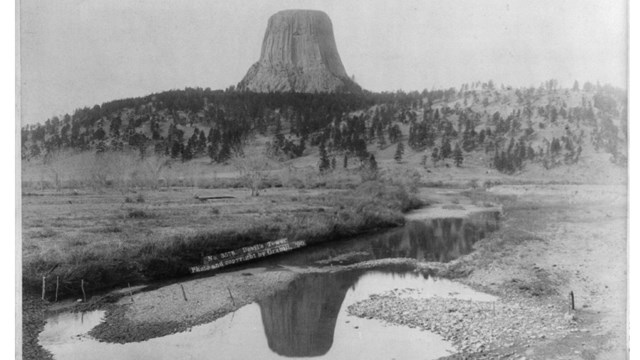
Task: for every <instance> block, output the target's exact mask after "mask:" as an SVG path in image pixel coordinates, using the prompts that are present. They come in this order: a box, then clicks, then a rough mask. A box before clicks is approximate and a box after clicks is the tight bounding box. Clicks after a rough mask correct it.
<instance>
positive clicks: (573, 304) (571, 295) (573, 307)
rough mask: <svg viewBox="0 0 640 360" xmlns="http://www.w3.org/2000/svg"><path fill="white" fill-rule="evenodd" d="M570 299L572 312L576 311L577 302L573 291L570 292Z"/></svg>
mask: <svg viewBox="0 0 640 360" xmlns="http://www.w3.org/2000/svg"><path fill="white" fill-rule="evenodd" d="M569 297H570V298H571V310H575V309H576V304H575V300H574V298H573V290H572V291H570V292H569Z"/></svg>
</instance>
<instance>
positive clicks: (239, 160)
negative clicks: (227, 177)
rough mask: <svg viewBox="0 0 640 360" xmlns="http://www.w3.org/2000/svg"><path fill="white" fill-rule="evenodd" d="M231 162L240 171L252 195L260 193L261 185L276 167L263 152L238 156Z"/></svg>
mask: <svg viewBox="0 0 640 360" xmlns="http://www.w3.org/2000/svg"><path fill="white" fill-rule="evenodd" d="M231 162H232V164H233V167H234V168H235V169H236V170H238V172H239V173H240V178H241V179H242V181H243V183H244V185H245V187H247V188H248V189H250V190H251V196H258V195H259V194H260V186H261V185H262V184H263V182H264V181H265V180H266V179H267V176H268V175H269V171H270V170H273V169H274V168H275V165H274V164H273V162H272V161H271V160H270V159H269V158H268V157H266V156H265V155H263V154H252V155H248V154H246V155H243V156H236V157H234V158H233V159H232V161H231Z"/></svg>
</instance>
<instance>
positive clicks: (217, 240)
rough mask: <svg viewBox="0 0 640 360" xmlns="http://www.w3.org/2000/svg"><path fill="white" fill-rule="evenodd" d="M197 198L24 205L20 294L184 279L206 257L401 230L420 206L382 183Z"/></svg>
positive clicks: (113, 194)
mask: <svg viewBox="0 0 640 360" xmlns="http://www.w3.org/2000/svg"><path fill="white" fill-rule="evenodd" d="M195 192H196V190H194V189H189V188H187V189H185V188H181V189H175V188H171V189H160V190H154V191H152V190H148V191H145V192H139V193H137V194H133V193H130V194H127V195H124V194H122V193H121V192H119V191H116V190H109V189H102V190H100V191H99V192H96V191H86V192H84V193H79V192H77V191H76V192H56V191H48V192H42V193H41V195H42V196H25V197H23V204H22V209H23V284H24V286H25V290H26V291H32V292H37V291H40V286H41V283H42V276H44V275H46V276H47V277H48V278H50V279H55V277H56V276H59V277H60V281H61V293H62V294H66V295H70V294H77V293H79V292H80V287H79V284H80V280H81V279H83V280H85V289H86V290H87V291H89V292H90V293H95V292H96V291H98V290H102V289H107V288H110V287H114V286H124V285H126V284H127V283H131V284H134V283H140V282H143V281H149V280H154V279H164V278H170V277H175V276H180V275H185V274H187V269H188V267H189V266H192V265H195V264H197V263H199V261H200V260H201V258H202V256H204V255H211V254H215V253H220V252H224V251H229V250H232V249H236V248H239V247H242V246H247V245H252V244H256V243H260V242H265V241H269V240H274V239H277V238H280V237H288V238H291V239H304V240H307V241H308V242H320V241H327V240H335V239H339V238H345V237H348V236H352V235H356V234H358V233H362V232H365V231H368V230H371V229H374V228H380V227H389V226H397V225H400V224H402V223H403V222H404V218H403V216H402V212H403V211H406V210H408V209H410V208H413V207H416V206H419V205H420V202H419V201H417V200H416V199H415V197H414V196H413V195H411V194H409V193H408V192H407V191H405V190H404V187H403V186H401V185H398V184H388V183H382V182H370V183H365V184H363V185H361V186H359V187H356V189H355V190H354V191H342V190H333V191H330V190H326V189H325V190H297V189H282V188H279V189H267V190H265V191H264V192H263V193H262V194H261V196H259V197H251V196H249V193H248V192H247V191H246V190H237V189H224V190H216V191H214V190H198V191H197V192H198V193H199V195H231V196H234V197H235V198H234V199H225V200H216V201H210V202H201V201H199V200H197V199H195V198H194V195H195ZM127 199H129V201H127ZM136 199H144V201H143V202H142V201H136ZM48 283H49V284H50V285H49V287H48V289H47V291H48V294H52V293H53V291H54V288H55V287H54V284H53V282H52V281H49V282H48Z"/></svg>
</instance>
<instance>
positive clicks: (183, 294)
mask: <svg viewBox="0 0 640 360" xmlns="http://www.w3.org/2000/svg"><path fill="white" fill-rule="evenodd" d="M180 288H181V289H182V296H183V297H184V301H189V300H187V293H186V292H184V286H182V284H180Z"/></svg>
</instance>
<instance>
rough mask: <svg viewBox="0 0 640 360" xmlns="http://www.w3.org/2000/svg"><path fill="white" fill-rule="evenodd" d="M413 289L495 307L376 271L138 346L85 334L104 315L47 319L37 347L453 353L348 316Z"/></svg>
mask: <svg viewBox="0 0 640 360" xmlns="http://www.w3.org/2000/svg"><path fill="white" fill-rule="evenodd" d="M394 289H415V292H412V293H415V294H418V296H420V297H431V296H441V297H445V298H458V299H474V300H477V301H493V300H495V298H494V297H493V296H490V295H487V294H482V293H478V292H476V291H474V290H472V289H470V288H468V287H466V286H464V285H462V284H459V283H455V282H452V281H448V280H440V279H434V278H426V277H424V276H422V275H419V274H415V273H389V272H379V271H367V272H362V271H359V272H355V271H354V272H339V273H318V274H309V275H308V276H302V277H301V278H299V279H298V280H296V281H294V282H292V283H291V284H290V285H289V287H288V289H286V290H284V291H281V292H278V293H276V294H274V295H273V296H271V297H269V298H266V299H264V300H262V301H260V302H258V303H253V304H250V305H247V306H244V307H242V308H240V309H238V310H237V311H235V312H234V313H231V314H228V315H226V316H224V317H222V318H220V319H218V320H216V321H213V322H211V323H208V324H203V325H199V326H195V327H193V328H192V329H191V330H189V331H187V332H183V333H178V334H172V335H168V336H164V337H160V338H156V339H151V340H148V341H144V342H139V343H129V344H108V343H100V342H97V341H96V340H94V339H92V338H90V337H89V336H87V335H86V333H87V332H88V331H89V330H90V329H91V328H93V327H94V326H96V325H98V324H99V323H100V321H101V318H102V316H103V315H104V312H103V311H94V312H89V313H85V314H84V315H81V314H68V313H67V314H60V315H56V316H53V317H50V318H49V319H48V320H47V324H46V325H45V329H44V331H43V332H42V333H41V334H40V339H39V340H40V344H41V345H42V346H43V347H45V348H46V349H47V350H49V351H50V352H52V353H53V354H54V357H55V358H56V359H60V360H64V359H97V360H99V359H204V358H218V359H282V358H303V357H317V358H318V359H392V358H396V359H405V358H420V359H435V358H438V357H441V356H445V355H448V354H450V353H452V352H453V351H454V349H453V348H452V347H451V345H450V344H449V343H448V342H446V341H444V340H443V339H442V338H441V337H440V336H438V335H436V334H433V333H430V332H427V331H421V330H418V329H411V328H408V327H402V326H395V325H387V324H384V323H382V322H380V321H378V320H373V319H371V320H370V319H361V318H357V317H353V316H348V314H347V311H346V309H347V307H348V306H349V305H351V304H353V303H355V302H358V301H360V300H363V299H366V298H367V297H369V295H371V294H376V293H381V292H385V291H392V290H394Z"/></svg>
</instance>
